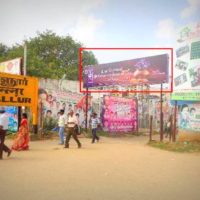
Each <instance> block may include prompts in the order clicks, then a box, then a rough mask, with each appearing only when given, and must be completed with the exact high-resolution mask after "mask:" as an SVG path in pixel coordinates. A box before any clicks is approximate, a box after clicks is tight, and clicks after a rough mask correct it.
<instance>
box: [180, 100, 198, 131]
mask: <svg viewBox="0 0 200 200" xmlns="http://www.w3.org/2000/svg"><path fill="white" fill-rule="evenodd" d="M178 120H179V121H178V123H179V128H180V129H185V130H192V131H197V132H198V133H200V104H199V103H198V104H188V103H187V102H186V103H185V104H182V105H181V106H179V118H178Z"/></svg>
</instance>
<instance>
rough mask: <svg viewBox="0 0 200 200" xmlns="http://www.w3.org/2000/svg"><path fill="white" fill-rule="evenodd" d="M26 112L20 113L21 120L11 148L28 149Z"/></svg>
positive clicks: (16, 149)
mask: <svg viewBox="0 0 200 200" xmlns="http://www.w3.org/2000/svg"><path fill="white" fill-rule="evenodd" d="M27 118H28V117H27V114H26V113H23V114H22V120H21V123H20V127H19V131H18V133H17V136H16V139H15V140H14V143H13V145H12V149H13V150H15V151H21V150H28V149H29V141H30V138H29V128H28V119H27Z"/></svg>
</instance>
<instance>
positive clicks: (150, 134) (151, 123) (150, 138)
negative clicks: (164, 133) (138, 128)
mask: <svg viewBox="0 0 200 200" xmlns="http://www.w3.org/2000/svg"><path fill="white" fill-rule="evenodd" d="M152 125H153V116H152V115H151V116H150V132H149V142H151V141H152V128H153V126H152Z"/></svg>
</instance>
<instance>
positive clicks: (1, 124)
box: [0, 108, 11, 159]
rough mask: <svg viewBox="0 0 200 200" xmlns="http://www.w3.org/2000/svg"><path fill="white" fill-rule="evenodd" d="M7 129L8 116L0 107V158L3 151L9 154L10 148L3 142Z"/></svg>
mask: <svg viewBox="0 0 200 200" xmlns="http://www.w3.org/2000/svg"><path fill="white" fill-rule="evenodd" d="M7 130H8V117H7V116H6V114H5V110H4V108H0V159H3V151H5V152H7V153H8V156H10V154H11V150H10V149H9V148H8V147H7V146H6V145H5V144H4V140H5V136H6V132H7Z"/></svg>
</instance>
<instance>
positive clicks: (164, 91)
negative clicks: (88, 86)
mask: <svg viewBox="0 0 200 200" xmlns="http://www.w3.org/2000/svg"><path fill="white" fill-rule="evenodd" d="M84 50H170V51H171V83H169V84H170V85H171V88H170V90H163V91H162V93H172V92H173V77H174V74H173V48H89V47H88V48H86V47H81V48H79V86H80V93H127V91H118V90H117V91H114V90H94V91H91V90H81V83H82V81H83V80H82V70H83V66H82V51H84ZM128 93H161V91H157V90H149V91H147V90H131V91H128Z"/></svg>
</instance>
